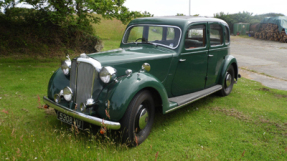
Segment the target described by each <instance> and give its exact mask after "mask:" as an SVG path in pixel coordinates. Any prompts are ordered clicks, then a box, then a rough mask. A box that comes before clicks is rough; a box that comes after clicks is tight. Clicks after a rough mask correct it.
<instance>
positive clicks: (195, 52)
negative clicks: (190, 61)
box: [180, 50, 208, 55]
mask: <svg viewBox="0 0 287 161" xmlns="http://www.w3.org/2000/svg"><path fill="white" fill-rule="evenodd" d="M203 52H208V50H199V51H193V52H190V51H188V52H186V53H181V54H180V55H189V54H197V53H203Z"/></svg>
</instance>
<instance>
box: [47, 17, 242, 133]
mask: <svg viewBox="0 0 287 161" xmlns="http://www.w3.org/2000/svg"><path fill="white" fill-rule="evenodd" d="M135 26H140V27H142V28H143V30H144V31H145V28H147V27H148V26H154V27H161V28H165V27H171V28H172V33H173V34H180V35H178V36H177V38H178V40H177V41H174V42H175V43H170V44H169V45H163V44H160V43H161V42H164V40H163V39H166V36H164V35H166V34H167V32H166V33H165V34H164V32H165V30H164V29H163V30H162V33H163V34H162V35H163V36H162V40H155V41H153V42H154V44H151V43H153V42H151V41H149V42H150V43H145V42H144V39H147V38H142V42H141V43H140V42H139V43H138V42H136V43H129V42H128V41H127V40H126V39H127V38H126V36H127V33H128V32H129V30H131V29H132V28H133V27H135ZM146 31H147V33H148V32H151V30H149V29H147V30H146ZM153 32H158V31H157V30H153ZM160 32H161V31H160ZM147 33H146V34H147ZM229 33H230V31H229V27H228V25H227V23H226V22H224V21H222V20H219V19H215V18H204V17H158V18H157V17H155V18H140V19H135V20H133V21H131V22H130V24H129V25H128V26H127V31H126V33H125V35H124V38H123V40H122V42H121V45H120V48H119V49H115V50H110V51H106V52H99V53H92V54H87V57H88V58H89V59H94V60H96V61H98V62H99V63H100V64H101V67H105V66H110V67H112V68H114V69H116V78H115V80H112V81H111V82H110V83H103V82H102V81H100V80H99V76H98V75H96V76H94V79H93V80H94V81H97V85H98V86H101V87H100V88H96V87H91V88H92V94H91V97H92V99H93V100H95V102H96V105H95V106H94V107H93V109H92V110H89V111H88V112H85V111H81V109H80V108H79V104H77V105H76V103H75V100H76V98H74V97H76V94H75V93H76V91H73V92H74V95H73V98H72V101H66V100H65V99H64V98H63V97H61V98H60V99H61V101H60V102H59V103H56V102H55V101H54V99H55V94H58V93H59V92H61V90H62V89H64V88H65V87H67V86H71V79H72V78H71V77H72V76H73V77H74V75H72V74H69V75H65V74H64V73H63V71H62V70H61V68H60V69H59V70H57V71H56V72H55V73H54V74H53V76H52V77H51V79H50V82H49V85H48V93H47V97H44V101H45V103H46V104H47V105H49V106H51V107H54V108H55V109H57V110H58V111H61V112H63V113H66V114H68V115H71V116H73V117H76V118H78V119H82V120H83V121H85V122H89V123H92V124H96V125H99V126H103V125H105V126H107V127H108V128H110V129H120V127H121V125H120V121H121V119H122V117H123V116H124V114H125V112H126V110H127V107H128V106H129V104H130V102H131V101H132V99H133V98H134V97H135V95H136V94H137V93H139V92H140V91H143V90H148V91H150V93H151V94H152V97H153V98H154V102H155V108H158V109H159V110H161V111H162V113H163V114H165V113H168V112H170V111H173V110H175V109H177V108H180V107H182V106H183V105H186V104H188V103H191V102H193V101H194V100H197V99H199V98H202V97H203V96H207V95H208V94H211V93H214V92H216V91H219V90H221V88H224V86H225V83H226V79H227V78H226V75H227V70H228V69H229V67H230V66H232V68H233V70H234V74H233V75H234V76H233V78H232V79H234V80H237V78H238V67H237V62H236V59H235V58H234V57H233V56H232V55H230V54H229V50H230V40H229ZM144 34H145V33H144ZM212 34H214V35H215V36H214V37H212V36H211V35H212ZM193 35H195V37H197V38H196V39H193ZM200 36H201V37H202V38H198V37H200ZM216 36H217V37H216ZM143 37H144V35H143ZM174 37H176V36H174ZM170 41H171V40H170ZM146 42H147V41H146ZM156 42H160V43H156ZM176 43H177V44H176ZM193 43H194V44H197V45H192V44H193ZM188 44H191V45H190V46H188ZM77 59H78V58H75V59H73V61H75V62H76V61H77ZM144 63H148V64H149V65H150V71H146V70H143V69H142V65H143V64H144ZM72 66H73V62H72ZM128 69H130V70H131V71H132V72H131V73H130V74H127V73H126V71H127V70H128ZM71 70H72V69H71ZM77 72H81V73H82V74H83V75H84V72H85V71H78V70H77ZM97 72H99V71H97ZM78 74H80V73H78ZM76 76H77V75H76ZM85 79H90V78H89V77H88V78H85ZM73 81H74V78H73ZM232 81H233V80H232ZM77 83H78V82H77ZM77 83H76V86H79V84H77ZM93 85H94V83H93ZM214 86H217V87H221V88H217V89H216V90H214V91H212V92H209V93H207V94H201V95H200V96H198V97H196V98H195V99H190V100H188V101H183V103H181V104H179V103H178V102H176V101H174V100H173V99H172V98H177V99H179V98H180V97H181V96H187V95H190V94H192V93H196V92H199V91H204V90H206V89H210V88H212V87H214ZM75 89H76V88H75ZM94 89H95V90H94ZM77 90H78V89H77ZM93 90H94V91H93ZM77 106H78V107H77ZM67 110H68V111H67ZM74 111H75V112H76V114H75V113H74ZM107 112H108V114H107ZM92 117H94V118H97V119H98V121H90V120H89V119H90V118H92ZM99 120H100V121H99ZM104 121H107V122H104ZM114 123H116V124H114Z"/></svg>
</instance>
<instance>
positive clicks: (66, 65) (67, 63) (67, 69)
mask: <svg viewBox="0 0 287 161" xmlns="http://www.w3.org/2000/svg"><path fill="white" fill-rule="evenodd" d="M71 64H72V62H71V60H70V59H67V60H65V61H63V62H62V65H61V69H62V71H63V73H64V74H65V75H69V74H70V68H71Z"/></svg>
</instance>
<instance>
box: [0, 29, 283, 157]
mask: <svg viewBox="0 0 287 161" xmlns="http://www.w3.org/2000/svg"><path fill="white" fill-rule="evenodd" d="M106 25H108V24H106ZM103 35H105V34H103ZM106 35H109V34H106ZM106 37H108V36H106ZM104 43H105V48H104V50H109V49H112V48H117V47H119V43H120V40H119V39H118V38H109V40H108V38H107V39H106V40H104ZM59 67H60V60H59V59H43V58H38V59H32V58H25V59H15V58H9V57H5V58H4V57H0V160H164V161H165V160H286V158H287V111H286V107H287V91H280V90H274V89H269V88H267V87H264V86H262V85H261V84H260V83H258V82H255V81H251V80H247V79H245V78H242V79H240V80H239V81H238V83H237V84H236V85H235V86H234V88H233V91H232V93H231V94H230V95H229V96H227V97H219V96H217V95H211V96H208V97H206V98H203V99H201V100H198V101H196V102H195V103H193V104H191V105H188V106H186V107H183V108H181V109H179V110H177V111H174V112H172V113H169V114H166V115H163V114H160V113H157V114H156V118H155V123H154V125H153V128H152V131H151V133H150V135H149V137H148V138H147V140H146V141H145V142H144V143H143V144H141V145H140V146H138V147H135V148H128V147H127V146H125V145H123V144H120V143H119V142H118V141H117V137H118V136H117V135H114V132H113V131H109V132H108V134H107V135H101V134H99V133H97V132H96V133H91V132H89V131H80V132H76V131H71V130H70V126H69V125H66V124H63V123H61V122H59V121H58V120H57V118H56V115H55V113H54V111H53V109H51V108H50V109H48V110H47V109H44V108H43V107H42V106H43V102H42V96H44V95H46V93H47V85H48V81H49V78H50V77H51V75H52V73H53V72H54V71H56V70H57V69H58V68H59Z"/></svg>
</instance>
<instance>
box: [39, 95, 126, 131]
mask: <svg viewBox="0 0 287 161" xmlns="http://www.w3.org/2000/svg"><path fill="white" fill-rule="evenodd" d="M43 100H44V102H45V103H46V104H47V105H49V106H50V107H52V108H54V109H56V110H58V111H60V112H62V113H65V114H67V115H69V116H72V117H74V118H77V119H79V120H83V121H85V122H88V123H91V124H94V125H98V126H105V127H107V128H108V129H113V130H118V129H120V128H121V124H120V123H119V122H113V121H108V120H104V119H101V118H98V117H94V116H89V115H86V114H83V113H80V112H77V111H73V110H71V109H69V108H67V107H65V106H62V105H59V104H57V103H55V102H54V101H52V100H50V99H49V98H47V97H45V96H44V97H43Z"/></svg>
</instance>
